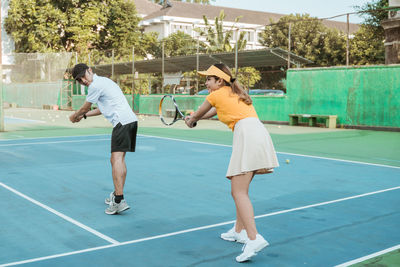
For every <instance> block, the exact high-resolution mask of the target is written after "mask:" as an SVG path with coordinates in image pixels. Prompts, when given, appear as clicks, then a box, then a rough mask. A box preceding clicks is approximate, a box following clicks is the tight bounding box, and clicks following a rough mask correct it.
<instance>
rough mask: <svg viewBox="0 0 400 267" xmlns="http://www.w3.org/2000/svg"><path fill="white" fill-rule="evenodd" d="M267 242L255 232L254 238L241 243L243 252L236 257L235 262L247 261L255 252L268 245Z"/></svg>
mask: <svg viewBox="0 0 400 267" xmlns="http://www.w3.org/2000/svg"><path fill="white" fill-rule="evenodd" d="M268 245H269V243H268V242H267V240H265V239H264V237H262V236H261V235H259V234H257V235H256V239H254V240H249V241H247V243H246V244H244V245H243V248H242V251H243V253H242V254H240V255H239V256H237V257H236V261H237V262H244V261H248V260H249V259H250V258H251V257H253V256H255V255H257V252H259V251H261V250H262V249H263V248H265V247H266V246H268Z"/></svg>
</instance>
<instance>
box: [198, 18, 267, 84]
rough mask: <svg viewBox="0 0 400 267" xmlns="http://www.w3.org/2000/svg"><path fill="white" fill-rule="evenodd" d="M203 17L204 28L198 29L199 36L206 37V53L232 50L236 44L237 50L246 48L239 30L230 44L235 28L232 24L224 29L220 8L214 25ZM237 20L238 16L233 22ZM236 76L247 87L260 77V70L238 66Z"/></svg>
mask: <svg viewBox="0 0 400 267" xmlns="http://www.w3.org/2000/svg"><path fill="white" fill-rule="evenodd" d="M203 19H204V24H205V25H206V28H205V29H204V30H198V31H199V34H200V36H205V37H206V42H207V43H208V44H207V49H206V52H207V53H217V52H232V51H235V50H236V46H237V49H238V50H244V49H245V48H246V44H247V40H246V39H245V37H246V33H245V32H240V34H239V36H238V39H237V41H236V40H235V44H234V45H233V46H232V45H231V41H232V40H233V39H234V38H233V37H234V36H235V32H236V28H235V26H234V25H233V26H231V27H230V29H229V30H226V29H224V26H223V25H224V19H225V13H224V11H223V10H221V12H220V13H219V16H218V17H216V18H215V19H214V25H211V24H210V23H209V22H208V19H207V17H206V16H203ZM239 20H240V17H237V18H236V19H235V23H237V22H238V21H239ZM236 34H237V32H236ZM236 76H237V79H238V81H239V82H240V83H242V84H244V85H247V86H248V87H252V86H254V84H255V83H256V82H258V81H259V80H260V79H261V75H260V72H259V71H258V70H256V69H255V68H253V67H246V68H239V69H238V74H237V75H236Z"/></svg>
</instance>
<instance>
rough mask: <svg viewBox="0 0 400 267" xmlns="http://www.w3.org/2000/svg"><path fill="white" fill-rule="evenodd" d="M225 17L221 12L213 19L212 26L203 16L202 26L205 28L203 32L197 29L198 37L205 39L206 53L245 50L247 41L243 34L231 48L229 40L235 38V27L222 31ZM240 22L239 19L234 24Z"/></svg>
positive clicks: (243, 33) (242, 33)
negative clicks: (206, 43)
mask: <svg viewBox="0 0 400 267" xmlns="http://www.w3.org/2000/svg"><path fill="white" fill-rule="evenodd" d="M225 17H226V15H225V13H224V11H223V10H221V12H220V13H219V16H218V17H215V19H214V25H211V24H210V23H209V22H208V19H207V17H206V16H203V20H204V24H205V25H206V28H205V29H204V30H202V29H198V32H199V33H200V36H205V37H206V42H208V48H207V52H211V53H212V52H231V51H234V50H235V49H236V46H238V50H243V49H245V48H246V44H247V40H246V39H245V34H246V33H245V32H241V33H240V35H239V37H238V40H237V42H235V45H234V46H233V47H232V46H231V40H232V39H233V36H235V31H236V29H235V26H234V25H232V26H231V28H230V29H229V30H225V29H224V19H225ZM239 20H240V17H237V18H236V19H235V23H237V22H238V21H239Z"/></svg>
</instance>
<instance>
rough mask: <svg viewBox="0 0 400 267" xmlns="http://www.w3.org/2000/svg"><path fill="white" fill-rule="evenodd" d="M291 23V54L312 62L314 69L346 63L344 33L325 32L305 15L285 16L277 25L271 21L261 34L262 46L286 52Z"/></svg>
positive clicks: (320, 23)
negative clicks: (278, 48) (277, 48)
mask: <svg viewBox="0 0 400 267" xmlns="http://www.w3.org/2000/svg"><path fill="white" fill-rule="evenodd" d="M290 23H291V25H292V26H291V47H290V50H291V52H292V53H294V54H296V55H299V56H302V57H304V58H307V59H309V60H312V61H313V62H314V65H315V66H334V65H343V64H345V62H346V39H345V35H344V33H342V32H339V31H337V30H334V29H328V28H327V27H326V26H324V24H322V22H321V21H320V20H318V19H317V18H312V17H310V15H308V14H304V15H300V14H296V15H288V16H284V17H281V18H280V19H279V20H278V22H276V23H274V21H272V20H271V25H267V26H266V27H265V29H264V31H263V33H262V35H261V43H262V44H263V45H264V46H267V47H272V48H274V47H280V48H282V49H285V50H288V43H289V39H288V33H289V24H290Z"/></svg>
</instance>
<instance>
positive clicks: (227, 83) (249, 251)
mask: <svg viewBox="0 0 400 267" xmlns="http://www.w3.org/2000/svg"><path fill="white" fill-rule="evenodd" d="M199 74H200V75H204V76H207V80H206V86H207V89H208V90H209V91H210V94H209V95H208V96H207V97H206V100H205V101H204V102H203V104H202V105H201V106H200V107H199V109H198V110H197V111H196V112H194V114H192V115H190V116H186V118H185V122H186V124H187V125H188V126H189V127H191V128H192V127H193V126H194V123H195V122H197V121H198V120H200V119H207V118H211V117H213V116H215V115H218V119H219V120H220V121H221V122H223V123H225V124H226V125H227V126H228V127H229V128H230V129H232V131H233V144H232V155H231V159H230V163H229V167H228V171H227V174H226V177H227V178H228V179H230V181H231V193H232V197H233V200H234V202H235V206H236V223H235V225H234V227H233V228H232V229H230V230H229V231H228V232H226V233H222V234H221V238H222V239H224V240H227V241H233V242H239V243H245V245H244V246H243V249H242V250H243V252H242V253H241V254H240V255H239V256H237V257H236V261H238V262H244V261H247V260H249V259H250V258H252V257H253V256H255V255H257V252H259V251H261V250H262V249H263V248H265V247H266V246H268V245H269V243H268V242H267V241H266V240H265V239H264V237H262V236H261V235H260V234H259V233H258V231H257V228H256V224H255V220H254V210H253V205H252V204H251V201H250V198H249V186H250V183H251V181H252V180H253V178H254V175H256V174H265V173H271V172H273V168H275V167H278V166H279V164H278V160H277V157H276V153H275V149H274V146H273V144H272V140H271V137H270V135H269V133H268V131H267V130H266V129H265V127H264V125H263V124H262V123H261V121H260V120H259V118H258V116H257V113H256V111H255V109H254V106H253V104H252V99H251V98H250V96H249V95H248V94H247V92H246V91H245V90H244V88H243V87H242V86H241V85H240V84H239V82H238V81H236V79H234V78H232V73H231V71H230V69H229V68H228V67H227V66H226V65H224V64H215V65H212V66H211V67H210V68H209V69H208V70H207V71H200V72H199Z"/></svg>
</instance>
